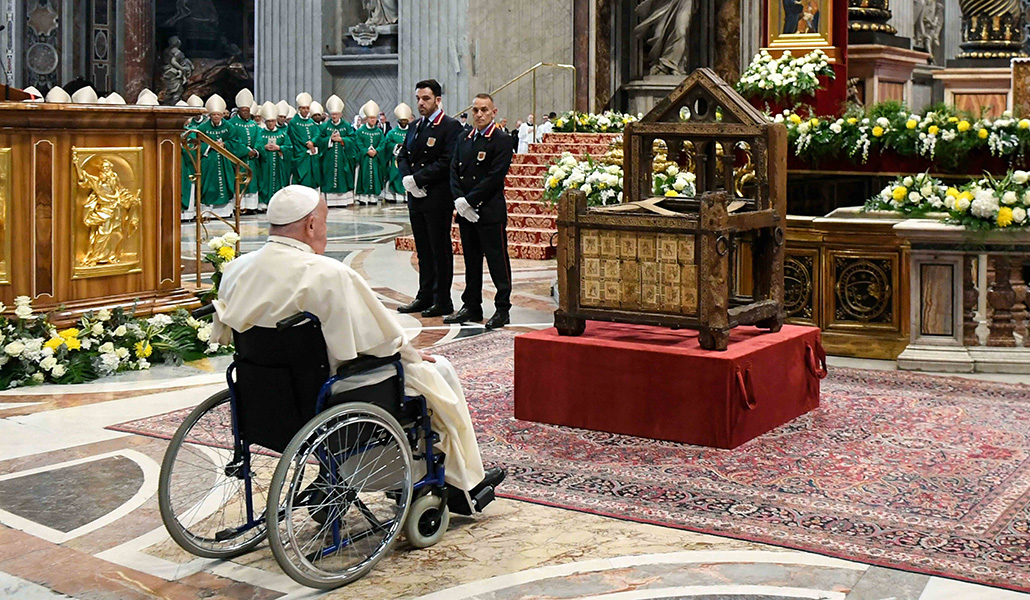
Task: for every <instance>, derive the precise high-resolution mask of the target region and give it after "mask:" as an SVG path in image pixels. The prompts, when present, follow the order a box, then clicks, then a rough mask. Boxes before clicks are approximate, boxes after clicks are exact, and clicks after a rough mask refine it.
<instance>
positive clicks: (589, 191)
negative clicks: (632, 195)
mask: <svg viewBox="0 0 1030 600" xmlns="http://www.w3.org/2000/svg"><path fill="white" fill-rule="evenodd" d="M569 189H580V190H582V191H583V192H584V193H586V195H587V204H589V205H590V206H603V205H607V204H617V203H619V202H622V167H620V166H618V165H606V164H604V163H600V162H595V161H594V160H593V159H592V158H591V157H590V156H587V157H585V160H578V159H576V157H575V156H573V155H572V154H571V153H569V152H565V153H563V154H562V155H561V157H559V159H558V161H557V162H556V163H555V164H552V165H551V166H550V167H548V170H547V177H546V178H545V179H544V199H545V200H550V201H551V202H557V200H558V198H559V197H561V195H562V194H563V193H564V192H565V191H566V190H569Z"/></svg>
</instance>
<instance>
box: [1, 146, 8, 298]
mask: <svg viewBox="0 0 1030 600" xmlns="http://www.w3.org/2000/svg"><path fill="white" fill-rule="evenodd" d="M10 215H11V149H10V148H0V284H9V283H11V266H10V257H11V236H9V235H8V228H7V221H8V219H9V218H10Z"/></svg>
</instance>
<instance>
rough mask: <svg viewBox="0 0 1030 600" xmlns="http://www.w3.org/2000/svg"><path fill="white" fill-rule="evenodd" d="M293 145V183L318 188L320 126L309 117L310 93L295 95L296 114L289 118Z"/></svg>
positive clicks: (320, 182) (320, 175) (320, 169)
mask: <svg viewBox="0 0 1030 600" xmlns="http://www.w3.org/2000/svg"><path fill="white" fill-rule="evenodd" d="M289 132H290V143H291V144H292V145H293V183H296V184H300V185H306V186H308V187H309V188H315V189H318V187H319V186H321V185H322V155H321V153H320V151H319V149H318V143H319V138H320V137H321V135H322V127H321V126H320V125H319V124H318V123H316V122H315V121H314V119H312V118H311V94H308V93H307V92H302V93H300V94H298V95H297V115H296V116H294V117H293V118H292V119H291V120H290V128H289Z"/></svg>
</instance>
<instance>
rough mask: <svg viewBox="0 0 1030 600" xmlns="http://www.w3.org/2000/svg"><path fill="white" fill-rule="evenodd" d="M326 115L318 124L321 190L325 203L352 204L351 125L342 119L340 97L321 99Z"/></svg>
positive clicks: (353, 140) (352, 151) (352, 161)
mask: <svg viewBox="0 0 1030 600" xmlns="http://www.w3.org/2000/svg"><path fill="white" fill-rule="evenodd" d="M325 108H326V110H327V111H328V112H329V118H328V119H327V120H326V121H325V123H323V124H322V140H321V142H322V144H321V145H322V152H323V157H322V192H323V193H325V198H326V201H327V202H328V203H329V206H331V207H332V206H350V205H351V204H354V153H355V151H356V148H355V144H357V141H356V140H355V139H354V128H353V127H351V124H350V123H349V122H347V120H345V119H344V118H343V108H344V104H343V100H342V99H340V97H339V96H337V95H336V94H333V95H332V96H329V99H328V100H326V101H325Z"/></svg>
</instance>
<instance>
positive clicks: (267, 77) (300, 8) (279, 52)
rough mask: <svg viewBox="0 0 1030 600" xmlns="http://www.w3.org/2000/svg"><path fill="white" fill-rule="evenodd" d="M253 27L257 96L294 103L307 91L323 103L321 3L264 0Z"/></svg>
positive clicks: (323, 71)
mask: <svg viewBox="0 0 1030 600" xmlns="http://www.w3.org/2000/svg"><path fill="white" fill-rule="evenodd" d="M254 25H255V27H254V29H255V44H254V46H255V47H254V87H255V90H254V96H255V97H256V98H259V99H261V100H262V101H264V100H270V101H272V102H277V101H279V100H286V101H287V102H289V103H290V104H294V98H296V96H297V94H299V93H300V92H308V93H310V94H311V96H312V97H314V98H318V99H319V101H320V102H321V101H322V100H324V99H325V96H326V95H325V94H324V90H323V87H322V83H323V79H324V78H325V77H326V71H325V68H324V67H323V65H322V48H323V42H322V29H323V15H322V1H321V0H262V1H261V2H260V6H256V7H255V11H254ZM348 110H349V108H348Z"/></svg>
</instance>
